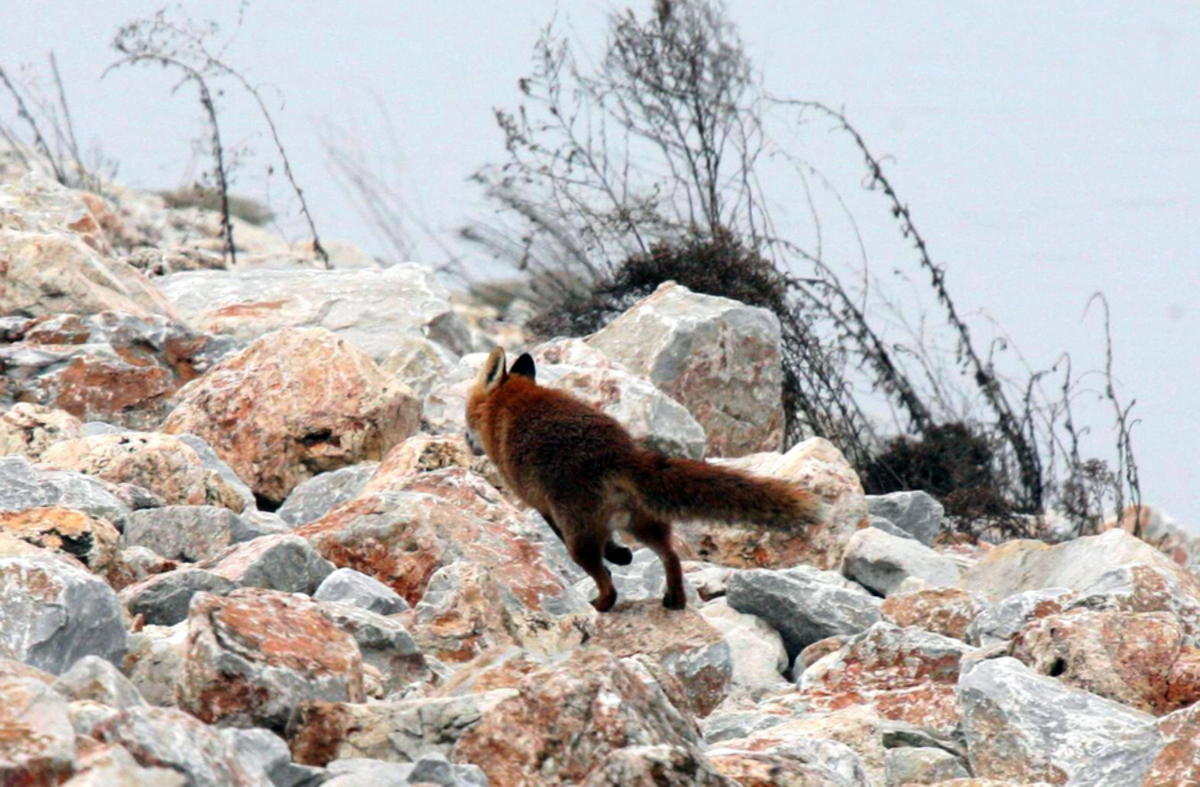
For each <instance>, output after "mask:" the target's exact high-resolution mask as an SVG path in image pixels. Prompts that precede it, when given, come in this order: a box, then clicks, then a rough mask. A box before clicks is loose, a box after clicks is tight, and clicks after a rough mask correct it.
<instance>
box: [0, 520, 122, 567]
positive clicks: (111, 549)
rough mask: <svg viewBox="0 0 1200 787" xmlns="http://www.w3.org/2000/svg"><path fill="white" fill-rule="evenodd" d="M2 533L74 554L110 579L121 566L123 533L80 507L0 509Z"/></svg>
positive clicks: (33, 543) (36, 544)
mask: <svg viewBox="0 0 1200 787" xmlns="http://www.w3.org/2000/svg"><path fill="white" fill-rule="evenodd" d="M0 533H7V534H8V535H10V536H14V537H15V538H19V539H21V540H22V541H24V542H26V543H29V544H32V545H34V546H37V547H41V548H42V549H46V550H53V551H54V552H56V553H58V554H62V555H66V556H69V557H71V558H74V559H75V560H78V561H79V562H80V563H81V564H82V565H84V566H86V567H87V569H88V570H89V571H91V572H92V573H93V574H97V575H99V576H101V577H104V578H106V579H109V580H110V581H111V580H112V578H113V577H114V576H115V575H116V573H117V572H118V569H119V559H118V556H117V547H118V545H119V543H120V539H121V534H120V533H118V532H117V529H116V528H115V527H113V526H112V525H111V524H109V523H108V522H107V521H105V520H103V519H93V518H92V517H90V516H88V515H87V514H84V513H82V512H80V511H75V510H73V509H70V508H59V507H57V506H50V507H46V508H29V509H26V510H24V511H19V512H0Z"/></svg>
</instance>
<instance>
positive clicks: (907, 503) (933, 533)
mask: <svg viewBox="0 0 1200 787" xmlns="http://www.w3.org/2000/svg"><path fill="white" fill-rule="evenodd" d="M867 510H868V511H869V512H870V513H871V516H877V517H881V518H883V519H886V520H888V521H889V522H891V523H892V524H893V525H895V526H896V527H898V528H900V529H901V530H903V531H904V532H906V533H908V534H909V535H911V536H912V537H913V538H915V539H917V540H918V541H920V542H921V543H922V544H924V545H925V546H933V542H934V539H936V538H937V536H938V533H940V532H942V517H943V516H944V515H945V513H946V512H945V509H944V508H942V504H941V503H939V502H938V501H937V500H936V499H935V498H934V497H933V496H931V495H928V494H926V493H925V492H892V493H891V494H887V495H867Z"/></svg>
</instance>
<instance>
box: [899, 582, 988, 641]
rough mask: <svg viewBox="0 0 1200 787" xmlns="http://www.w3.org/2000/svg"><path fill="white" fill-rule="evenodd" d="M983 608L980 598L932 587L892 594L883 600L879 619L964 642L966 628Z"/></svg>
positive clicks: (952, 589)
mask: <svg viewBox="0 0 1200 787" xmlns="http://www.w3.org/2000/svg"><path fill="white" fill-rule="evenodd" d="M982 610H983V603H982V602H981V600H980V599H979V598H978V597H976V596H973V595H971V594H970V593H967V592H966V591H964V590H958V589H957V588H934V589H932V590H920V591H917V592H916V593H896V594H893V595H890V596H888V597H887V598H886V599H884V600H883V604H882V605H881V606H880V607H879V612H880V614H881V615H883V619H884V620H886V621H887V622H889V623H894V624H896V625H897V626H900V627H902V628H903V627H906V626H916V627H917V628H920V629H924V630H925V631H931V632H933V633H934V634H940V635H942V636H943V637H951V638H953V639H957V640H962V641H963V642H968V641H969V639H968V637H967V630H968V628H969V627H970V626H971V624H972V622H973V621H974V620H975V619H976V617H978V615H979V613H980V612H981V611H982Z"/></svg>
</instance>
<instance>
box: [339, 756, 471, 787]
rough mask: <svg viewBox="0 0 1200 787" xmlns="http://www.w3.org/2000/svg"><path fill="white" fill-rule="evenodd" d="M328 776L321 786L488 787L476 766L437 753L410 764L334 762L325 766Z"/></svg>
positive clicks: (366, 760) (363, 761)
mask: <svg viewBox="0 0 1200 787" xmlns="http://www.w3.org/2000/svg"><path fill="white" fill-rule="evenodd" d="M329 773H331V774H333V775H334V778H333V779H331V780H330V781H328V782H326V783H325V784H326V785H328V786H329V787H376V785H386V786H387V787H390V785H397V787H407V786H408V785H410V784H420V785H429V784H436V785H439V787H487V784H488V778H487V776H486V775H484V773H483V770H481V769H480V768H479V767H478V766H476V765H458V764H454V763H451V762H450V761H448V760H447V759H446V757H445V756H444V755H442V754H438V753H430V754H426V755H423V756H422V757H421V758H420V759H418V760H417V761H416V762H412V763H395V762H385V761H383V760H368V759H361V758H347V759H343V760H334V761H333V762H331V763H330V764H329Z"/></svg>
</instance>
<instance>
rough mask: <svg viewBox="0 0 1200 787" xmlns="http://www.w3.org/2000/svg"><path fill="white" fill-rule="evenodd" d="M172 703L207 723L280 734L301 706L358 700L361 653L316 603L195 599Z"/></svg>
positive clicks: (260, 596)
mask: <svg viewBox="0 0 1200 787" xmlns="http://www.w3.org/2000/svg"><path fill="white" fill-rule="evenodd" d="M183 668H184V671H183V678H182V681H181V683H180V685H179V705H180V707H181V708H183V709H184V710H186V711H188V712H189V713H191V714H193V715H194V716H196V718H198V719H200V720H201V721H204V722H207V723H209V724H215V723H217V722H221V723H222V724H225V725H228V726H236V727H246V726H262V727H266V728H267V729H271V730H280V731H281V730H283V729H284V727H285V726H286V724H287V721H288V717H289V715H290V713H291V710H292V708H293V707H294V706H296V705H299V704H301V703H303V702H306V701H312V700H321V701H327V702H361V701H362V699H363V674H362V654H361V653H360V652H359V649H358V645H357V644H355V642H354V639H353V638H352V637H351V636H350V635H348V634H346V633H344V632H342V631H340V630H339V629H338V628H337V627H336V626H334V625H333V623H332V622H331V621H330V620H329V618H327V617H326V616H325V615H324V614H322V613H321V611H320V609H319V607H318V606H317V604H316V603H315V602H313V601H310V600H308V599H304V598H302V597H300V596H295V595H289V594H286V593H278V592H273V591H267V590H260V589H257V588H243V589H240V590H235V591H234V592H233V593H231V594H229V596H227V597H225V598H221V597H218V596H213V595H208V594H204V595H200V596H197V597H196V599H195V600H194V601H193V602H192V606H191V610H190V612H189V614H188V639H187V651H186V654H185V656H184V662H183Z"/></svg>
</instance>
